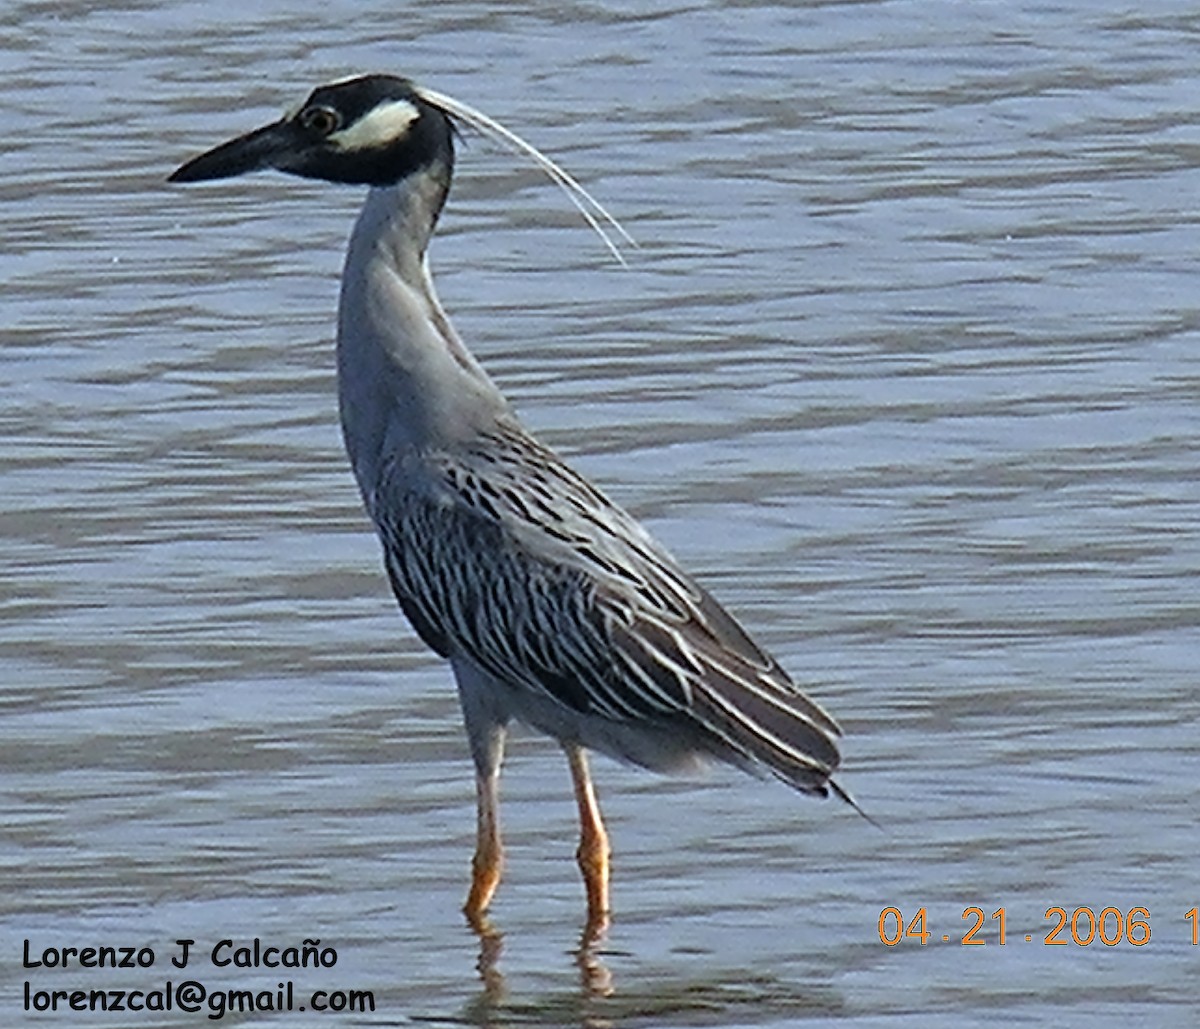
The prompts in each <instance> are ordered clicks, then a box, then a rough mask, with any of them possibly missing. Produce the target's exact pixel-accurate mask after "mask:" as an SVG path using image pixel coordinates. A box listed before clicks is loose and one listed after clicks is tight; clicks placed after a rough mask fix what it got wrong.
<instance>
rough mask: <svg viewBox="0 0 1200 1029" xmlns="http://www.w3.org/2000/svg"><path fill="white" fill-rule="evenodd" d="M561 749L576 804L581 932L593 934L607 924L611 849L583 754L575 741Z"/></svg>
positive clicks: (600, 930) (595, 935) (576, 853)
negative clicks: (584, 917)
mask: <svg viewBox="0 0 1200 1029" xmlns="http://www.w3.org/2000/svg"><path fill="white" fill-rule="evenodd" d="M564 749H565V750H566V752H567V761H568V762H569V764H570V766H571V782H572V783H573V785H574V787H575V802H576V803H577V804H578V805H579V849H578V850H577V851H576V852H575V857H576V859H577V860H578V861H579V870H580V871H581V872H582V873H583V885H584V888H585V889H586V890H587V905H588V931H587V933H586V934H585V935H588V936H590V937H592V938H595V937H597V936H599V935H600V934H602V933H603V932H604V930H605V929H606V928H607V926H608V912H609V904H608V858H609V854H610V853H611V851H610V849H609V845H608V833H607V832H606V831H605V829H604V821H603V819H602V818H601V817H600V806H599V805H598V804H597V803H596V791H595V789H593V787H592V777H591V775H590V774H589V773H588V764H587V755H586V754H585V753H584V751H583V748H582V747H579V746H577V745H575V744H567V745H565V746H564Z"/></svg>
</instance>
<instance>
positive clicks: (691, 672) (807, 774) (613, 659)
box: [376, 426, 841, 793]
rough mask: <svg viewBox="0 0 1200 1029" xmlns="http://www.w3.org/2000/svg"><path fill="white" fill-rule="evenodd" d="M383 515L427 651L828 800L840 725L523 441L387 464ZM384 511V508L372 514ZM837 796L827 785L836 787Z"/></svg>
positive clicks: (615, 514) (597, 496)
mask: <svg viewBox="0 0 1200 1029" xmlns="http://www.w3.org/2000/svg"><path fill="white" fill-rule="evenodd" d="M392 472H393V473H394V474H391V475H388V476H385V481H384V482H383V483H382V484H381V492H383V493H386V494H391V495H393V496H394V497H395V499H396V501H397V502H393V503H390V504H387V505H383V506H382V507H383V509H385V510H386V511H387V512H388V513H387V514H386V516H378V515H377V517H376V523H377V526H378V528H379V531H380V536H381V538H382V540H383V543H384V550H385V554H386V561H387V566H388V573H389V577H390V578H391V581H392V586H393V589H394V591H395V593H396V596H397V599H398V600H399V602H400V605H401V607H402V608H403V610H404V612H405V614H406V615H407V616H408V617H409V620H410V621H412V623H413V625H414V627H415V628H416V630H417V632H418V633H419V634H420V636H421V638H422V639H423V640H425V642H426V643H428V644H429V645H430V646H431V647H432V648H433V649H434V650H436V651H437V652H438V653H440V654H442V655H443V656H450V655H452V654H454V653H456V652H461V653H463V654H466V655H468V656H469V657H470V658H471V659H472V660H473V661H475V662H476V663H477V664H478V665H479V666H480V667H482V668H483V669H485V670H486V671H487V672H488V673H489V674H491V675H493V676H494V677H496V678H498V679H499V680H500V681H503V682H506V683H509V684H510V685H514V686H520V687H524V688H527V689H530V690H535V691H538V692H540V693H542V694H543V695H545V696H548V697H550V698H553V700H554V701H556V702H558V703H560V704H563V705H565V706H566V707H568V708H570V709H571V710H573V711H575V712H578V713H581V714H586V715H594V716H598V717H602V718H606V719H610V720H612V721H615V722H628V721H634V720H639V721H643V722H647V721H648V722H657V723H660V724H662V725H663V726H664V727H669V726H670V725H672V724H674V725H676V726H678V725H679V724H680V720H681V719H686V720H687V721H688V722H689V723H691V724H693V725H694V726H696V725H698V726H699V727H702V728H703V730H705V731H706V732H707V733H708V734H710V735H711V737H712V738H713V739H714V743H719V744H720V746H716V745H714V748H713V749H714V752H717V753H721V752H722V751H723V750H724V751H728V754H729V756H730V757H731V759H733V760H736V761H737V762H738V763H744V764H751V765H759V766H764V767H765V768H766V769H767V770H769V771H771V772H773V773H774V774H775V775H777V776H779V777H780V778H782V779H784V780H785V781H787V782H789V783H790V784H791V785H793V786H794V787H796V788H797V789H800V790H803V791H805V792H814V793H824V792H825V791H826V784H827V782H828V780H829V776H830V775H831V773H832V772H833V770H834V769H836V767H837V765H838V761H839V755H838V748H837V737H838V736H839V735H840V733H841V730H840V729H839V728H838V726H837V723H836V722H834V721H833V719H832V718H830V717H829V715H828V714H826V713H825V712H824V711H823V710H822V709H821V708H820V706H818V705H817V704H816V703H815V702H814V701H812V700H811V699H810V698H809V697H807V696H805V694H804V693H803V692H801V691H800V690H799V689H798V688H797V687H796V685H795V684H794V683H793V682H792V681H791V679H790V678H789V677H788V676H787V674H786V673H785V672H784V671H783V669H782V668H781V667H780V666H779V664H778V663H777V662H776V661H775V660H774V659H773V658H772V657H771V656H770V655H769V654H767V653H766V652H765V651H764V650H762V649H761V648H760V647H759V646H758V645H757V644H755V643H754V641H753V640H751V639H750V637H749V636H748V634H747V633H746V631H745V630H744V629H743V628H742V627H741V626H740V625H739V624H738V623H737V621H735V620H734V618H733V617H732V616H731V615H729V614H728V612H726V611H725V610H724V608H722V607H721V605H720V604H719V603H717V601H716V600H714V599H713V598H712V597H711V596H710V595H709V594H708V593H707V592H706V591H705V590H703V589H702V588H701V587H700V586H699V585H698V584H697V583H696V582H695V581H694V580H693V579H691V578H690V577H689V576H688V575H687V574H686V573H684V572H683V571H682V570H681V569H680V568H679V566H678V565H677V564H676V563H675V561H674V560H673V559H672V558H671V557H670V555H669V554H667V552H666V551H665V550H663V549H662V548H661V547H660V546H659V545H658V544H657V543H656V542H655V541H654V540H653V539H652V538H651V537H650V536H649V534H648V533H646V531H645V530H644V529H643V528H642V527H641V526H640V525H639V524H638V523H637V522H636V521H635V520H634V519H633V518H632V517H631V516H630V515H628V514H627V513H626V512H625V511H623V510H622V509H621V508H619V507H617V506H616V505H615V504H613V503H611V502H610V501H609V500H607V499H606V498H605V497H604V496H603V495H602V494H601V493H599V491H597V490H596V489H595V487H593V486H592V485H591V484H590V483H588V482H587V480H585V479H583V478H582V477H581V476H579V475H578V474H577V473H575V472H574V471H572V470H571V469H570V468H569V467H568V466H567V465H566V464H565V463H563V462H562V460H561V459H559V458H558V457H557V456H556V455H555V454H553V452H551V451H549V450H547V449H546V448H544V447H542V446H541V445H540V444H538V443H537V442H536V441H535V440H533V439H532V438H531V437H529V436H528V435H527V434H525V433H524V432H523V431H521V430H520V429H519V427H515V426H510V427H506V428H501V429H499V430H497V431H496V432H495V433H493V434H489V435H487V436H485V437H483V438H482V439H481V440H480V441H479V443H478V444H477V445H476V446H474V447H471V448H467V449H465V450H463V451H460V452H456V453H454V454H453V455H451V454H447V453H438V454H430V455H424V459H423V461H422V474H421V475H420V476H415V475H414V473H413V470H412V468H411V466H410V465H406V466H404V467H401V466H394V467H393V468H392ZM377 510H379V508H377ZM834 788H835V789H837V787H836V785H835V786H834Z"/></svg>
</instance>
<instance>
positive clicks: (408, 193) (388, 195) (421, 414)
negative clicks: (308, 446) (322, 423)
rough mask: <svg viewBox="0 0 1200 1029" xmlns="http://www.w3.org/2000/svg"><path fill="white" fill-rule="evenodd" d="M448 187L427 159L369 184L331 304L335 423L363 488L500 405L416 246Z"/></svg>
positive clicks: (474, 428)
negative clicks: (403, 458) (390, 179)
mask: <svg viewBox="0 0 1200 1029" xmlns="http://www.w3.org/2000/svg"><path fill="white" fill-rule="evenodd" d="M449 187H450V169H449V166H448V165H445V164H441V163H439V162H435V163H434V164H432V165H429V166H427V167H425V168H423V169H421V170H420V171H417V172H415V173H413V174H411V175H409V176H408V177H406V178H405V179H404V180H402V181H401V182H399V183H397V184H395V185H391V186H386V187H376V188H373V189H372V190H371V191H370V193H369V194H368V195H367V200H366V203H365V204H364V206H363V209H362V213H361V214H360V215H359V218H358V222H357V224H356V225H355V227H354V232H353V234H352V235H351V238H350V247H349V251H348V253H347V255H346V265H345V270H344V272H343V276H342V293H341V302H340V305H339V311H338V387H339V388H338V392H339V399H340V404H341V414H342V429H343V433H344V435H345V438H346V447H347V449H348V450H349V452H350V457H351V460H352V462H353V464H354V469H355V473H356V475H357V477H358V480H359V485H360V487H361V488H362V489H363V492H364V495H368V493H369V491H371V490H373V489H374V488H375V486H376V485H377V480H378V477H379V474H380V471H381V469H382V468H383V467H384V465H385V464H386V463H387V462H388V461H389V460H393V459H394V458H395V457H396V456H397V455H398V454H403V453H406V452H414V451H417V452H419V451H425V450H429V449H436V448H442V447H452V446H454V445H455V444H458V443H461V442H463V441H466V440H470V439H473V438H474V437H475V435H477V434H478V432H479V431H481V430H483V429H485V428H488V427H490V425H491V424H494V422H495V420H496V419H497V418H498V417H503V416H504V415H505V413H506V412H507V411H508V406H507V403H506V402H505V401H504V399H503V397H502V396H501V394H500V392H499V390H498V389H497V388H496V387H495V385H494V384H493V383H492V381H491V380H490V379H489V378H488V376H487V373H486V372H484V370H483V369H482V368H481V367H480V365H479V364H478V362H476V360H475V358H474V357H472V355H471V354H470V352H469V351H468V350H467V348H466V347H465V346H464V345H463V343H462V340H461V339H459V337H458V334H457V333H456V332H455V331H454V328H453V327H452V326H451V324H450V319H449V318H448V317H447V316H446V313H445V311H443V310H442V306H441V304H440V303H438V299H437V295H436V294H435V292H434V289H433V283H432V281H431V279H430V276H429V268H428V264H427V263H426V258H425V251H426V247H427V246H428V244H429V240H430V237H431V236H432V235H433V230H434V226H435V225H436V224H437V219H438V215H439V214H440V213H441V209H442V205H443V203H444V202H445V199H446V194H447V192H448V191H449Z"/></svg>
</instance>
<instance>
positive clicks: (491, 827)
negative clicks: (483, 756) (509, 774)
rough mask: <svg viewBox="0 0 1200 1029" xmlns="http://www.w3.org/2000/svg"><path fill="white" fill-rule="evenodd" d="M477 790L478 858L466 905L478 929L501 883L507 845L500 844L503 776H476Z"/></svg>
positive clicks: (473, 869)
mask: <svg viewBox="0 0 1200 1029" xmlns="http://www.w3.org/2000/svg"><path fill="white" fill-rule="evenodd" d="M475 792H476V797H477V803H478V809H479V827H478V831H477V836H476V842H475V857H474V858H473V859H472V861H471V892H470V893H469V894H468V895H467V902H466V904H464V905H463V913H464V914H465V915H466V916H467V921H468V922H470V923H471V925H473V926H475V927H476V928H477V929H478V928H480V927H482V926H483V923H484V912H486V911H487V908H488V905H489V904H490V903H491V902H492V895H493V894H494V893H495V892H496V887H497V886H499V885H500V873H501V871H502V869H503V867H504V848H503V846H502V845H501V843H500V775H499V769H496V770H495V771H494V772H492V773H491V774H480V775H477V776H476V777H475Z"/></svg>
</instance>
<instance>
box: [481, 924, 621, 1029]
mask: <svg viewBox="0 0 1200 1029" xmlns="http://www.w3.org/2000/svg"><path fill="white" fill-rule="evenodd" d="M468 924H469V926H470V928H471V930H472V931H473V932H474V933H475V935H476V936H477V937H478V939H479V958H478V960H477V961H476V965H475V967H476V970H477V971H478V973H479V978H480V980H481V981H482V983H483V991H482V992H481V993H480V995H479V997H478V998H477V999H476V1000H475V1002H474V1003H473V1004H472V1005H471V1007H470V1009H469V1010H470V1013H471V1018H472V1021H473V1024H476V1025H480V1026H487V1027H492V1026H503V1025H505V1024H506V1018H509V1017H511V1016H512V1011H511V1009H510V1008H509V1007H508V1006H507V1005H508V1001H509V995H508V986H507V982H506V980H505V977H504V973H503V971H502V970H501V969H500V958H501V955H502V954H503V952H504V934H503V933H502V932H501V931H500V930H499V929H497V928H496V926H495V924H494V923H493V922H492V921H491V920H490V919H487V918H484V919H481V920H477V921H474V922H472V921H471V920H468ZM608 927H609V919H608V918H607V917H605V918H602V919H593V920H589V921H588V924H587V925H585V926H584V929H583V931H582V933H581V934H580V937H579V945H578V946H577V947H576V948H575V950H574V951H573V952H572V957H573V959H574V963H575V967H576V968H577V969H578V970H579V995H578V1001H579V1004H580V1010H579V1017H580V1024H581V1025H583V1026H585V1027H587V1029H606V1027H608V1026H610V1025H611V1024H612V1023H611V1021H610V1020H609V1019H607V1018H605V1017H601V1016H599V1015H595V1014H593V1013H589V1012H588V1011H587V1010H586V1008H587V1005H588V1003H589V1002H590V1001H593V1000H596V999H597V998H606V997H611V996H613V994H614V993H615V987H614V985H613V976H612V973H611V972H610V971H609V969H608V966H607V965H606V964H605V963H604V960H603V958H602V956H601V948H602V946H603V944H604V940H605V937H606V934H607V932H608ZM556 1007H557V1005H556Z"/></svg>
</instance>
